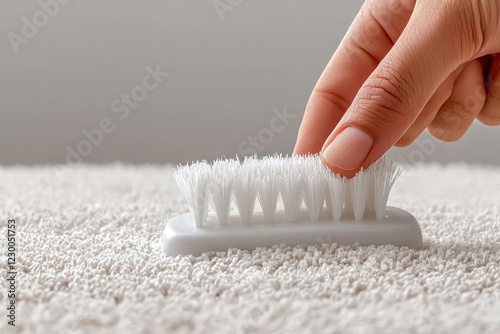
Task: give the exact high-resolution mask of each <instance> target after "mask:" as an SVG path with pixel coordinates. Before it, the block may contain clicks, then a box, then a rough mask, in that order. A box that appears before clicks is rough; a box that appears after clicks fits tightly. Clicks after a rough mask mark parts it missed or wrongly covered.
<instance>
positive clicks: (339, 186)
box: [327, 173, 347, 221]
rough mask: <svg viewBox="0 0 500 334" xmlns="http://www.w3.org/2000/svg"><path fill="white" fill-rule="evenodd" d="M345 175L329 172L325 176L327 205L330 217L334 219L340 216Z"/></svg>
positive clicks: (344, 190)
mask: <svg viewBox="0 0 500 334" xmlns="http://www.w3.org/2000/svg"><path fill="white" fill-rule="evenodd" d="M346 181H347V179H346V178H345V177H341V176H339V175H335V174H333V173H329V175H328V178H327V184H328V190H329V191H328V193H329V196H328V197H329V198H328V199H329V201H330V203H329V205H328V209H329V211H330V212H331V214H332V219H333V220H334V221H338V220H340V218H341V217H342V209H343V206H344V198H345V192H346V183H347V182H346Z"/></svg>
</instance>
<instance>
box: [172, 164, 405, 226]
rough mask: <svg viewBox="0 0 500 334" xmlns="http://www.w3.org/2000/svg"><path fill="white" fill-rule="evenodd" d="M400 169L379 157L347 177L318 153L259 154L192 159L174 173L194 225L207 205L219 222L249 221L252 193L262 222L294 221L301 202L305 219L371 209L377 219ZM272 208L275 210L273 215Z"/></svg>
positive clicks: (364, 213)
mask: <svg viewBox="0 0 500 334" xmlns="http://www.w3.org/2000/svg"><path fill="white" fill-rule="evenodd" d="M400 174H401V169H400V168H398V167H397V165H396V164H395V163H394V162H393V161H391V160H387V159H385V158H381V159H380V160H379V161H377V162H375V163H374V164H373V165H372V166H370V167H369V168H368V169H366V170H362V171H360V172H359V173H358V174H356V176H355V177H353V178H352V179H346V178H345V177H342V176H340V175H336V174H334V173H333V172H331V171H330V170H329V169H327V168H326V167H324V166H323V165H322V163H321V159H320V157H319V156H318V155H309V156H292V157H288V156H286V157H283V156H280V155H274V156H268V157H263V158H260V159H259V158H257V157H247V158H245V159H244V161H243V162H240V161H239V160H237V159H223V160H216V161H215V162H214V163H213V164H208V163H207V162H205V161H202V162H196V163H193V164H191V165H185V166H179V167H178V168H177V169H176V170H175V172H174V178H175V180H176V182H177V184H178V185H179V188H180V190H181V192H182V194H183V195H184V197H185V198H186V200H187V202H188V206H189V209H190V211H191V212H192V213H193V215H194V218H195V221H196V226H197V227H204V226H205V225H206V224H207V219H208V208H210V209H211V210H212V211H213V212H214V213H215V217H216V219H217V222H218V224H220V225H231V224H236V223H243V224H248V223H250V222H251V221H252V217H253V215H254V211H255V204H256V200H257V199H258V201H259V204H260V208H261V210H262V214H263V216H264V220H265V221H266V222H267V223H280V222H285V220H286V222H288V223H295V222H300V220H301V219H304V218H300V217H304V216H303V215H302V213H301V210H303V209H302V203H303V202H304V203H305V206H306V210H307V215H308V219H309V221H311V222H315V221H321V220H324V219H325V218H324V217H325V216H328V217H329V218H328V219H330V220H333V221H338V220H341V219H350V218H352V217H354V219H356V220H362V219H363V218H364V217H373V215H375V217H376V218H377V219H378V220H381V219H384V217H385V210H386V206H387V200H388V198H389V193H390V191H391V189H392V187H393V185H394V183H395V181H396V179H397V178H398V176H399V175H400ZM280 200H281V203H282V206H280V205H279V202H280ZM325 200H326V202H327V204H326V210H327V211H325ZM232 204H234V205H235V206H236V208H237V210H238V213H239V219H236V222H234V220H233V216H234V213H231V212H230V210H231V206H232ZM278 209H279V210H278ZM277 210H278V211H280V212H281V213H280V215H279V217H280V218H279V219H278V218H277V217H278V215H277ZM283 211H284V215H283ZM323 212H325V214H323ZM326 212H328V214H326ZM210 215H211V217H213V214H212V213H211V214H210ZM230 217H231V220H230V219H229V218H230ZM367 219H369V218H367ZM212 221H213V220H212ZM210 224H212V223H210Z"/></svg>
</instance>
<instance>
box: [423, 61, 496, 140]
mask: <svg viewBox="0 0 500 334" xmlns="http://www.w3.org/2000/svg"><path fill="white" fill-rule="evenodd" d="M485 99H486V89H485V87H484V80H483V67H482V66H481V62H480V61H479V60H478V59H475V60H473V61H470V62H468V63H467V64H466V65H465V67H464V69H463V71H462V73H460V75H459V76H458V79H457V81H455V84H454V86H453V92H452V93H451V96H450V98H449V99H448V100H447V101H446V102H445V103H444V104H443V106H442V107H441V109H440V110H439V112H438V113H437V115H436V118H434V120H433V121H432V123H431V124H430V125H429V128H428V129H429V133H430V134H431V135H433V136H434V137H436V138H438V139H441V140H444V141H455V140H458V139H460V137H462V136H463V134H464V133H465V132H466V131H467V129H469V127H470V125H471V124H472V122H473V121H474V119H475V118H476V116H477V115H478V114H479V112H480V111H481V109H483V106H484V102H485Z"/></svg>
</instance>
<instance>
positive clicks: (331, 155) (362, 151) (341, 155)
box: [323, 127, 373, 170]
mask: <svg viewBox="0 0 500 334" xmlns="http://www.w3.org/2000/svg"><path fill="white" fill-rule="evenodd" d="M372 147H373V138H372V137H371V136H370V135H369V134H367V133H366V132H364V131H363V130H361V129H358V128H352V127H350V128H345V129H344V131H342V132H341V133H340V134H338V135H337V137H335V139H334V140H333V142H332V143H330V145H329V146H328V147H327V148H326V149H325V150H324V151H323V159H325V160H326V161H327V162H328V163H329V164H331V165H333V166H335V167H337V168H339V169H343V170H354V169H357V168H359V166H361V164H362V163H363V161H364V160H365V159H366V156H367V155H368V153H369V152H370V150H371V149H372Z"/></svg>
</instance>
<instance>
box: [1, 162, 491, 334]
mask: <svg viewBox="0 0 500 334" xmlns="http://www.w3.org/2000/svg"><path fill="white" fill-rule="evenodd" d="M171 172H172V170H171V167H169V166H167V167H158V166H140V167H137V166H123V165H119V164H116V165H108V166H101V167H95V166H82V167H78V168H76V169H71V170H69V171H66V172H62V173H61V172H57V170H55V169H53V168H48V167H31V168H25V167H9V168H0V186H1V191H0V218H1V222H2V223H1V226H2V228H1V235H2V241H1V245H2V261H1V263H0V270H1V271H2V274H4V273H5V272H6V271H7V265H6V258H5V254H6V238H5V236H6V233H7V232H6V223H7V220H8V219H16V221H17V229H18V239H17V240H18V248H19V250H18V254H17V262H18V264H17V271H18V277H17V280H18V286H17V292H18V294H17V297H18V298H17V304H18V310H17V312H18V313H17V319H16V324H17V326H16V330H17V331H18V332H20V331H23V332H39V333H64V332H67V333H72V332H82V333H83V332H92V333H101V332H116V333H127V332H142V333H148V332H151V333H156V332H158V333H160V332H161V333H172V332H176V333H281V332H287V333H288V332H290V333H323V332H329V333H334V332H342V333H348V332H363V333H370V332H375V333H381V332H384V333H400V332H422V333H426V332H427V333H430V332H432V333H439V332H445V333H455V332H464V333H467V332H470V333H473V332H486V333H495V332H496V333H499V332H500V218H499V216H500V168H493V167H479V166H465V165H453V166H449V167H440V166H420V167H417V168H412V169H411V170H410V171H408V172H407V173H405V174H404V176H403V177H402V179H401V180H400V181H398V183H397V184H396V188H395V189H394V191H393V193H392V195H391V199H390V204H391V205H395V206H398V207H401V208H404V209H406V210H408V211H410V212H412V213H413V214H414V215H415V216H416V217H417V219H418V220H419V221H420V223H421V226H422V230H423V234H424V243H425V249H424V250H421V251H415V250H411V249H407V248H396V247H392V246H383V247H359V246H356V245H354V246H338V245H329V244H326V243H325V244H323V245H318V246H317V247H309V248H305V247H286V246H280V247H274V248H272V249H257V250H255V251H254V252H243V251H239V250H237V249H231V250H229V251H228V252H227V253H225V252H224V253H218V254H213V253H212V254H210V253H208V254H205V255H203V256H201V257H192V256H184V257H175V258H171V257H166V256H164V255H163V254H162V253H161V252H160V249H159V241H158V238H159V235H160V232H161V231H162V229H163V227H164V225H165V223H166V221H167V220H168V219H169V218H171V217H172V216H174V215H175V214H177V213H179V212H183V211H185V210H186V209H187V207H186V205H185V202H184V200H183V199H182V198H181V197H180V194H179V192H178V190H177V188H176V186H175V184H174V182H173V179H172V176H171ZM2 277H4V276H2ZM1 288H2V293H1V294H0V304H1V307H0V309H2V310H4V311H3V312H1V313H2V315H1V317H0V319H3V320H1V322H0V332H1V333H9V332H11V331H12V328H11V327H10V326H8V325H7V320H8V319H7V318H6V317H5V314H6V307H7V302H8V300H7V296H6V293H4V292H5V291H6V289H7V282H6V281H5V280H2V281H1Z"/></svg>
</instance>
